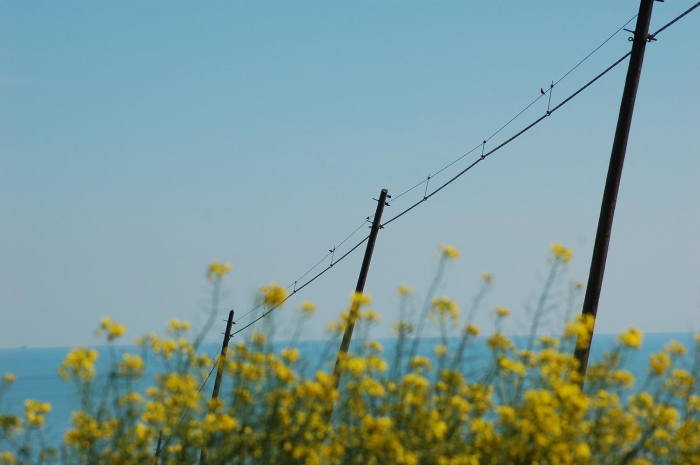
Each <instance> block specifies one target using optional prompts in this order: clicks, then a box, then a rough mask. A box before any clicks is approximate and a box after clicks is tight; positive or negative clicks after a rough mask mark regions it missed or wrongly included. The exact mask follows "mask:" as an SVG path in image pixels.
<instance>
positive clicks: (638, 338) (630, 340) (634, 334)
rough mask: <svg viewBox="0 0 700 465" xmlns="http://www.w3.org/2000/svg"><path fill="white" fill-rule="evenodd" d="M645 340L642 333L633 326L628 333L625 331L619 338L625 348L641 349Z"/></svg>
mask: <svg viewBox="0 0 700 465" xmlns="http://www.w3.org/2000/svg"><path fill="white" fill-rule="evenodd" d="M643 338H644V335H643V334H642V332H641V331H640V330H638V329H637V328H635V327H634V326H633V327H631V328H630V329H628V330H627V331H623V332H622V333H621V334H620V336H619V337H618V340H619V341H620V344H622V345H623V346H627V347H632V348H633V349H639V347H640V346H641V345H642V339H643Z"/></svg>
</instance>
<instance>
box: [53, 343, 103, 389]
mask: <svg viewBox="0 0 700 465" xmlns="http://www.w3.org/2000/svg"><path fill="white" fill-rule="evenodd" d="M97 358H98V355H97V351H96V350H95V349H86V348H85V347H78V348H75V349H72V350H71V351H70V352H68V355H67V356H66V359H65V360H64V361H63V363H62V364H61V366H60V367H59V368H58V374H59V375H60V376H61V378H63V379H64V380H65V381H67V380H68V379H69V378H70V376H71V375H72V376H77V377H78V378H80V379H81V380H83V381H92V378H94V376H95V362H96V361H97Z"/></svg>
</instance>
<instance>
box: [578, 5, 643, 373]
mask: <svg viewBox="0 0 700 465" xmlns="http://www.w3.org/2000/svg"><path fill="white" fill-rule="evenodd" d="M653 5H654V0H640V4H639V14H638V16H637V26H636V28H635V30H634V40H633V42H632V53H631V55H630V63H629V68H628V69H627V78H626V80H625V88H624V91H623V92H622V102H621V103H620V114H619V116H618V118H617V128H616V129H615V139H614V140H613V146H612V153H611V154H610V165H609V167H608V177H607V179H606V181H605V191H604V192H603V201H602V204H601V206H600V218H599V219H598V230H597V231H596V237H595V244H594V246H593V257H592V259H591V269H590V272H589V274H588V285H587V287H586V296H585V297H584V300H583V311H582V314H583V315H593V317H595V316H596V315H597V314H598V301H599V300H600V291H601V288H602V286H603V274H604V273H605V261H606V259H607V256H608V245H609V244H610V233H611V231H612V224H613V216H614V214H615V203H616V202H617V191H618V189H619V187H620V177H621V176H622V165H623V163H624V161H625V152H626V151H627V139H628V138H629V133H630V127H631V125H632V113H633V111H634V102H635V99H636V97H637V88H638V87H639V78H640V76H641V74H642V62H643V61H644V50H645V48H646V44H647V37H648V35H649V23H650V22H651V10H652V7H653ZM592 337H593V334H592V333H591V334H590V335H589V336H588V340H587V341H577V344H576V351H575V352H574V357H575V358H576V360H578V362H579V373H580V374H581V375H585V374H586V368H587V366H588V355H589V349H590V345H591V339H592ZM579 347H580V348H579Z"/></svg>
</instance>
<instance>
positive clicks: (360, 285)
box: [333, 189, 391, 388]
mask: <svg viewBox="0 0 700 465" xmlns="http://www.w3.org/2000/svg"><path fill="white" fill-rule="evenodd" d="M387 198H391V196H390V195H389V194H388V191H387V190H386V189H382V192H381V193H380V194H379V200H378V201H377V211H376V212H375V213H374V220H373V221H372V230H371V232H370V233H369V239H368V241H367V248H366V249H365V257H364V258H363V259H362V268H360V277H359V278H358V279H357V286H356V287H355V294H362V293H363V292H364V290H365V281H366V280H367V272H368V271H369V263H370V261H371V260H372V252H373V251H374V243H375V242H376V240H377V233H378V232H379V228H380V227H381V226H380V225H381V220H382V212H383V211H384V205H386V204H387V202H386V199H387ZM358 308H359V302H358V301H357V298H353V301H352V304H351V305H350V316H349V317H348V324H347V326H346V327H345V334H343V341H342V342H341V343H340V350H338V358H336V360H335V369H334V370H333V376H334V378H335V387H336V388H337V387H338V385H339V384H340V376H341V374H342V370H341V367H340V365H341V364H340V359H341V358H343V357H344V356H345V355H347V353H348V348H349V347H350V340H351V339H352V331H353V329H354V328H355V321H356V320H357V311H358Z"/></svg>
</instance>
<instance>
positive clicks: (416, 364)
mask: <svg viewBox="0 0 700 465" xmlns="http://www.w3.org/2000/svg"><path fill="white" fill-rule="evenodd" d="M417 368H425V369H427V370H430V359H428V358H426V357H423V356H420V355H416V356H415V357H413V358H412V359H411V370H415V369H417Z"/></svg>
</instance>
